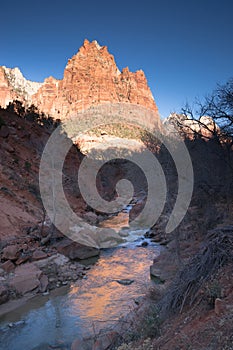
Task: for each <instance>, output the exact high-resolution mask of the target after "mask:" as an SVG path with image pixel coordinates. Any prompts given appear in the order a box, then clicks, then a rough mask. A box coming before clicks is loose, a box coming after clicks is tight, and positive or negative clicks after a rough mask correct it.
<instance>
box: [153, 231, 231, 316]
mask: <svg viewBox="0 0 233 350" xmlns="http://www.w3.org/2000/svg"><path fill="white" fill-rule="evenodd" d="M229 262H233V226H226V227H224V228H221V229H215V230H213V231H210V233H209V234H208V236H207V240H206V243H205V245H204V247H203V248H202V249H201V251H200V252H199V253H198V254H197V255H195V256H194V257H193V258H191V260H190V262H189V263H188V264H187V265H186V266H185V267H184V268H183V269H182V270H181V271H179V272H178V274H177V276H176V278H175V280H174V282H173V283H172V285H171V286H170V288H169V290H168V292H167V293H165V296H164V297H163V298H162V299H161V300H160V302H159V310H160V317H161V318H162V319H163V318H165V317H166V316H167V315H169V314H171V313H176V312H182V310H183V308H184V306H186V305H189V306H191V305H193V303H194V301H195V300H196V298H197V295H198V292H199V290H200V288H201V287H202V285H203V283H204V282H206V281H207V280H208V279H210V277H211V276H212V275H213V274H214V273H215V272H216V271H217V270H218V269H219V268H220V267H221V266H223V265H225V264H226V263H229Z"/></svg>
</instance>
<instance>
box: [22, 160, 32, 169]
mask: <svg viewBox="0 0 233 350" xmlns="http://www.w3.org/2000/svg"><path fill="white" fill-rule="evenodd" d="M31 167H32V165H31V163H30V162H28V161H27V160H26V161H25V163H24V168H25V169H26V170H27V171H30V170H31Z"/></svg>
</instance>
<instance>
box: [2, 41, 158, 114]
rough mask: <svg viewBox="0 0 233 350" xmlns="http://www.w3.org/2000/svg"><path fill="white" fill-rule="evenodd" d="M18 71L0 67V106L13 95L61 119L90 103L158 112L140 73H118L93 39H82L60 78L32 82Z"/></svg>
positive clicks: (7, 101) (11, 98)
mask: <svg viewBox="0 0 233 350" xmlns="http://www.w3.org/2000/svg"><path fill="white" fill-rule="evenodd" d="M4 69H5V70H7V72H5V71H4ZM15 70H17V72H16V73H17V74H15ZM11 71H12V72H13V73H14V75H13V78H11V76H10V75H9V74H10V73H11ZM6 73H8V74H6ZM20 74H21V72H20V73H19V70H18V69H17V68H15V69H12V70H10V69H8V68H6V67H0V105H2V106H5V105H6V104H7V103H9V101H12V100H13V99H14V98H15V97H16V96H17V97H18V98H19V99H20V100H22V101H23V100H24V101H25V100H26V101H27V102H28V103H29V104H31V103H33V104H34V105H35V106H37V107H38V108H39V110H40V111H41V112H44V113H46V114H49V115H50V116H52V117H54V118H60V119H64V118H67V117H69V116H71V115H73V114H74V113H77V112H81V111H83V110H84V109H87V108H89V107H91V106H93V105H99V104H102V103H116V102H124V103H131V104H134V105H140V106H143V107H146V108H148V109H150V110H153V111H155V113H156V114H157V115H158V108H157V106H156V104H155V101H154V98H153V95H152V93H151V91H150V88H149V87H148V84H147V80H146V77H145V74H144V72H143V71H142V70H138V71H136V72H135V73H132V72H130V71H129V69H128V68H124V69H123V70H122V72H120V71H119V69H118V68H117V65H116V63H115V60H114V57H113V55H111V54H110V53H109V52H108V49H107V47H106V46H100V45H99V44H98V43H97V41H95V40H94V41H93V42H89V41H88V40H85V41H84V43H83V45H82V46H81V47H80V49H79V51H78V53H77V54H76V55H74V56H73V57H72V58H71V59H69V60H68V63H67V65H66V67H65V70H64V76H63V79H62V80H57V79H55V78H53V77H49V78H46V79H45V81H44V82H43V83H33V82H30V81H27V80H26V79H25V78H23V79H25V80H23V79H22V77H21V76H20ZM9 76H10V79H9ZM18 76H19V77H20V82H17V79H19V78H18ZM16 87H17V89H16ZM16 90H17V91H20V95H19V94H18V95H17V93H16V92H17V91H16ZM158 119H159V117H158Z"/></svg>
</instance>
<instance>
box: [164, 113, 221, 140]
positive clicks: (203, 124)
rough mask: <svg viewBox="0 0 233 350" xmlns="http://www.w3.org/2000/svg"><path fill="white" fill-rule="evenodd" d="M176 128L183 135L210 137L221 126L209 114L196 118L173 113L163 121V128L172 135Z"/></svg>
mask: <svg viewBox="0 0 233 350" xmlns="http://www.w3.org/2000/svg"><path fill="white" fill-rule="evenodd" d="M174 128H175V130H176V131H177V132H178V133H179V134H180V135H181V136H183V137H186V138H189V139H194V138H195V137H197V136H199V137H204V138H207V139H209V138H211V137H213V134H214V133H219V132H220V128H219V126H218V125H217V124H216V123H215V122H214V120H213V118H211V117H209V116H202V117H200V118H199V119H198V120H194V119H191V118H189V117H188V116H186V115H184V114H176V113H172V114H170V115H169V117H168V118H166V119H165V120H164V121H163V129H164V132H165V133H166V134H170V135H172V134H174Z"/></svg>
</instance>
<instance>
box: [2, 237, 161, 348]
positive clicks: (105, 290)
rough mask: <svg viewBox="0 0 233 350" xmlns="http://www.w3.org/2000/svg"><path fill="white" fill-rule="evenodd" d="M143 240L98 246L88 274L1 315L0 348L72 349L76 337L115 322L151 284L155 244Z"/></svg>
mask: <svg viewBox="0 0 233 350" xmlns="http://www.w3.org/2000/svg"><path fill="white" fill-rule="evenodd" d="M141 242H142V240H140V238H139V239H138V241H137V242H134V243H129V244H128V245H126V246H125V247H117V248H114V249H106V250H102V252H101V255H100V257H99V259H98V260H97V262H96V263H95V264H94V265H93V266H92V267H91V269H90V270H88V271H87V275H86V278H84V279H82V280H78V281H77V282H75V283H73V284H72V285H71V286H70V287H62V288H59V289H57V290H56V291H53V292H51V293H50V295H48V296H37V297H34V298H33V299H31V300H30V301H28V302H27V303H26V304H25V305H24V306H21V307H19V308H18V309H16V310H15V311H14V312H11V313H9V314H6V315H4V316H2V317H1V318H0V349H1V350H3V349H4V350H32V349H37V350H39V349H40V350H42V349H43V350H46V349H51V348H55V349H70V345H71V343H72V341H73V340H74V339H76V338H77V337H80V336H81V337H83V336H89V335H94V334H97V333H98V332H99V330H100V329H105V328H109V327H114V325H116V323H117V321H118V320H119V318H120V317H121V316H123V315H126V314H127V313H128V312H130V311H131V310H132V308H133V307H134V306H135V300H137V299H138V298H139V297H140V296H142V295H144V294H145V292H146V289H147V287H148V286H149V285H150V284H151V283H153V282H152V281H151V280H150V272H149V267H150V265H151V264H152V262H153V259H154V258H155V256H157V255H158V254H159V247H158V246H157V245H156V244H149V245H148V246H147V247H142V246H140V245H141ZM122 280H123V281H122ZM124 280H128V284H127V285H125V284H122V283H125V281H124ZM126 282H127V281H126ZM19 321H21V322H19ZM11 323H13V324H11ZM10 326H11V327H10Z"/></svg>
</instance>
